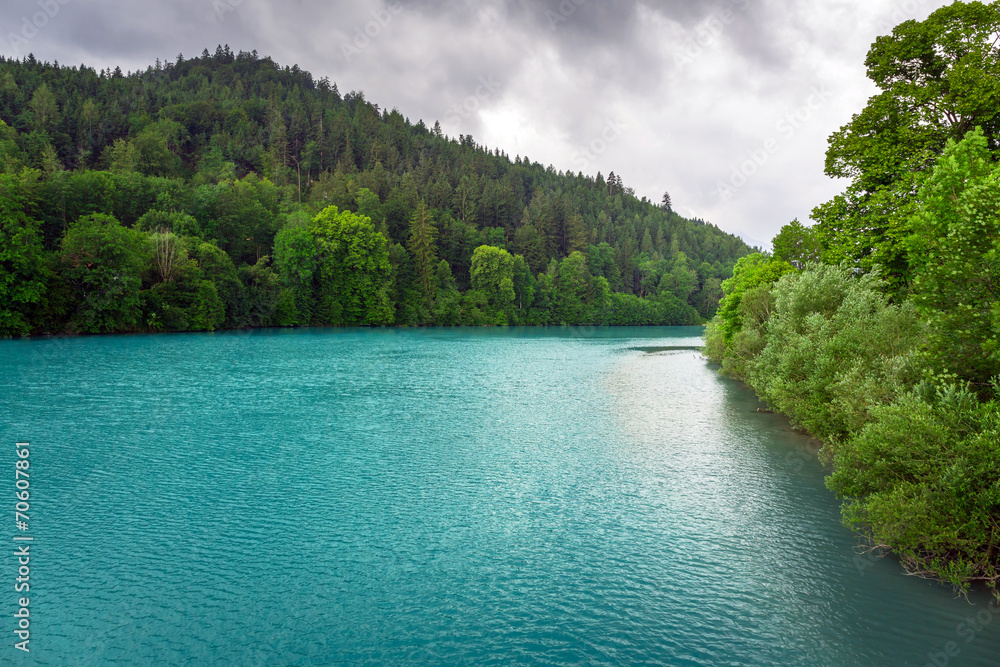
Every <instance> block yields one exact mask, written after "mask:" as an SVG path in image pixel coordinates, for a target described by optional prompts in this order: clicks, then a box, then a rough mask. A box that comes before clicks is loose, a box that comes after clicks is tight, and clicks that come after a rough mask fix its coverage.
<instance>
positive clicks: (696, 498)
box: [0, 328, 1000, 667]
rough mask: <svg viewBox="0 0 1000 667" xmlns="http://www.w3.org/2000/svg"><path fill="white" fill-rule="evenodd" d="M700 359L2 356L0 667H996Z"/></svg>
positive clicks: (477, 338)
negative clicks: (24, 508) (875, 553)
mask: <svg viewBox="0 0 1000 667" xmlns="http://www.w3.org/2000/svg"><path fill="white" fill-rule="evenodd" d="M700 332H701V330H700V329H690V328H689V329H564V330H560V329H553V330H306V331H255V332H249V333H216V334H185V335H161V336H111V337H95V338H78V339H65V340H32V341H0V401H2V406H3V422H2V424H0V442H3V443H4V444H3V445H2V446H3V447H4V448H5V449H6V451H7V454H5V455H4V457H3V460H4V461H5V462H6V463H5V464H4V465H3V468H4V469H6V470H7V471H8V473H4V475H2V476H0V485H2V486H3V487H4V488H8V489H9V492H7V491H4V492H2V493H0V498H8V500H7V501H6V502H8V503H9V507H8V508H7V510H3V511H4V512H8V514H9V524H8V529H7V530H5V531H4V532H3V534H4V535H6V538H4V539H6V540H7V542H8V547H6V548H4V549H3V553H8V554H13V552H14V548H13V542H12V539H13V537H14V536H15V534H16V533H17V531H16V530H15V529H14V525H13V523H14V521H13V520H14V517H13V514H14V503H15V500H14V496H13V482H14V473H13V462H14V446H13V445H14V442H15V441H23V440H27V441H30V442H31V445H32V454H31V474H32V477H31V484H32V486H31V489H32V497H31V500H32V507H31V511H30V512H29V514H30V516H31V531H30V532H31V534H32V535H33V536H34V537H35V542H34V544H33V546H32V551H33V558H32V562H31V614H32V616H31V619H32V625H31V633H32V634H31V644H30V646H31V649H32V651H31V653H30V655H23V654H21V653H20V652H18V651H16V650H15V649H14V647H13V644H14V642H15V641H16V638H15V636H14V635H13V629H14V626H15V623H14V619H13V616H12V614H13V612H14V611H15V609H16V607H15V600H16V598H17V595H16V594H14V593H13V592H12V588H13V582H14V578H15V576H16V567H17V565H16V563H15V559H14V557H13V556H12V555H8V556H6V557H3V558H0V587H2V589H3V590H5V591H7V593H6V595H5V597H4V601H3V604H4V607H3V608H4V609H5V610H7V611H6V612H5V613H4V614H3V617H4V618H7V619H8V620H7V621H0V637H4V638H6V639H4V640H3V641H4V645H3V646H0V663H3V664H15V663H16V664H46V665H78V664H79V665H182V664H183V665H258V664H259V665H337V664H373V665H376V664H377V665H381V664H385V665H397V664H462V665H510V664H521V665H570V664H573V665H580V664H609V665H917V666H922V665H925V664H936V665H937V667H944V665H949V664H950V665H990V664H998V662H1000V658H998V656H1000V613H997V614H993V613H991V612H989V611H987V610H986V603H987V599H986V598H985V597H983V596H973V597H972V598H971V603H970V602H968V601H965V600H962V599H956V598H955V596H954V594H953V593H952V592H951V591H950V590H949V589H947V588H945V587H942V586H939V585H936V584H933V583H931V582H928V581H924V580H920V579H916V578H912V577H907V576H904V575H903V574H901V571H900V568H899V566H898V564H897V563H895V562H893V561H892V560H888V559H886V560H875V559H869V558H866V557H864V556H859V555H858V554H857V553H856V552H855V550H854V547H855V545H856V542H855V539H854V538H853V537H852V535H851V534H850V533H849V532H848V531H847V530H846V529H844V528H843V527H842V526H841V524H840V522H839V515H838V505H837V502H836V501H835V499H834V498H833V497H832V495H831V494H830V493H829V492H828V491H827V490H826V489H825V487H824V485H823V474H824V472H823V468H822V467H821V466H820V464H819V463H818V462H816V460H815V457H814V456H813V454H812V449H811V444H810V441H809V440H808V439H807V438H805V437H803V436H801V435H799V434H796V433H794V432H792V431H791V429H790V428H789V427H788V425H787V422H785V421H784V420H782V419H781V418H780V417H777V416H774V415H765V414H758V413H757V412H756V409H757V408H758V407H759V404H758V403H757V401H756V400H755V399H754V397H753V396H752V395H751V394H750V393H749V392H748V391H747V390H746V389H744V388H743V387H741V386H739V385H738V384H736V383H733V382H731V381H728V380H726V379H724V378H722V377H720V376H719V375H718V374H717V373H715V372H714V371H713V370H712V369H711V368H710V367H709V365H708V364H707V363H706V362H705V360H704V359H703V358H701V356H700V355H699V354H698V353H697V352H696V351H693V350H692V349H690V348H691V347H695V346H698V345H699V344H700V341H699V339H698V336H699V335H700ZM685 348H688V349H685ZM7 478H9V479H7ZM3 480H7V481H3ZM977 613H978V614H980V619H981V620H982V619H986V620H987V624H986V625H976V626H969V625H962V624H963V623H965V620H966V619H967V618H969V617H973V618H974V617H975V615H976V614H977ZM4 625H6V627H3V626H4ZM973 628H975V629H973ZM949 642H953V643H954V644H953V646H950V647H949V646H948V644H949ZM948 649H951V650H952V653H953V655H951V656H949V655H947V654H946V653H945V651H946V650H948ZM956 650H957V651H958V653H957V654H955V653H954V651H956ZM935 661H936V662H935Z"/></svg>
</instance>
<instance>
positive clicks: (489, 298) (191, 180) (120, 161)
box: [0, 46, 751, 335]
mask: <svg viewBox="0 0 1000 667" xmlns="http://www.w3.org/2000/svg"><path fill="white" fill-rule="evenodd" d="M0 163H2V164H0V168H2V173H0V214H2V218H0V220H2V222H0V335H26V334H32V333H64V332H69V333H74V332H76V333H107V332H116V331H176V330H212V329H219V328H239V327H262V326H303V325H343V326H347V325H365V326H369V325H371V326H374V325H403V326H419V325H484V324H494V325H496V324H501V325H502V324H508V325H514V324H517V325H553V324H555V325H558V324H609V325H613V324H621V325H626V324H627V325H645V324H697V323H700V322H703V321H705V320H707V319H709V318H711V317H712V316H713V314H714V313H715V310H716V308H717V307H718V302H719V299H720V298H721V297H722V289H721V284H722V281H723V280H725V279H726V278H728V277H729V276H730V275H731V272H732V267H733V265H734V264H735V262H736V260H737V259H738V258H740V257H742V256H744V255H746V254H748V253H749V252H750V251H751V249H750V248H748V247H747V246H746V245H745V244H744V243H743V242H742V241H741V240H740V239H738V238H737V237H735V236H732V235H730V234H726V233H724V232H722V231H721V230H719V229H718V228H717V227H715V226H713V225H710V224H707V223H705V222H704V221H701V220H687V219H684V218H682V217H681V216H679V215H678V214H677V213H675V212H674V211H673V210H672V207H671V203H670V199H669V197H665V198H664V200H663V202H662V203H660V204H656V203H653V202H651V201H649V200H647V199H646V198H637V197H636V196H635V193H634V191H632V190H631V189H630V188H628V187H627V186H625V185H624V184H623V183H622V180H621V178H620V177H618V176H615V175H614V174H610V175H609V176H608V177H607V179H605V178H604V177H603V176H602V175H601V174H597V175H596V176H589V175H584V174H582V173H577V174H573V173H571V172H562V171H556V170H555V169H554V168H553V167H551V166H549V167H544V166H542V165H541V164H539V163H537V162H532V161H530V160H529V159H528V157H526V156H524V157H522V156H517V157H515V158H514V159H513V160H512V159H510V158H509V156H507V155H506V154H505V153H503V152H502V151H500V150H499V149H497V148H494V149H492V150H491V149H490V148H488V147H486V146H482V145H479V144H477V143H476V142H475V141H474V140H473V138H472V137H471V136H466V135H460V136H459V137H458V138H457V139H456V138H449V137H446V136H444V134H443V133H442V131H441V128H440V125H439V124H438V123H436V122H435V123H434V125H433V126H432V127H427V126H426V125H425V124H424V122H423V121H419V122H417V123H411V122H410V121H409V120H408V119H406V118H404V116H403V115H402V114H401V113H399V111H397V110H395V109H393V110H391V111H390V110H384V109H380V108H379V106H378V105H376V104H373V103H370V102H368V101H367V100H365V98H364V95H363V94H362V93H359V92H351V93H348V94H346V95H341V93H340V91H339V90H338V88H337V85H336V84H334V83H331V82H330V81H329V80H327V79H321V80H319V81H317V80H315V79H314V78H313V77H312V75H310V74H309V73H308V72H305V71H302V70H301V69H299V68H298V67H297V66H292V67H284V68H282V67H280V66H278V65H277V64H276V63H275V62H273V61H272V60H271V59H270V58H266V57H260V56H258V55H257V53H256V52H251V53H247V52H240V53H238V54H234V53H233V52H231V51H230V49H229V48H228V47H222V46H220V47H218V48H217V49H216V51H215V53H214V54H210V53H209V52H208V51H207V50H206V51H205V52H203V53H202V54H201V56H200V57H196V58H190V59H186V58H184V57H183V56H182V55H179V56H177V58H176V59H175V60H174V61H172V62H166V63H162V62H160V61H157V62H156V64H155V65H154V66H150V67H148V68H147V69H146V70H144V71H139V72H130V73H123V72H122V71H121V70H120V69H117V68H116V69H115V70H110V69H108V70H104V71H99V72H98V71H95V70H94V69H92V68H88V67H86V66H84V65H81V66H79V67H76V66H72V67H67V66H62V65H60V64H59V63H57V62H56V63H45V62H39V61H37V60H36V59H35V58H34V56H33V55H29V56H27V57H26V58H24V59H21V60H8V59H3V58H0Z"/></svg>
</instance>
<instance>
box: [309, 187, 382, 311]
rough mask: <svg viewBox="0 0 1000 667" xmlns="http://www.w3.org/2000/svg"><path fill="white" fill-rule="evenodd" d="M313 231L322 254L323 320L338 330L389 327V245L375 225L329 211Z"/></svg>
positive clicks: (332, 208)
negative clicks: (361, 327) (342, 328)
mask: <svg viewBox="0 0 1000 667" xmlns="http://www.w3.org/2000/svg"><path fill="white" fill-rule="evenodd" d="M310 231H311V232H312V234H314V235H315V236H316V243H317V247H318V249H319V259H318V265H319V274H320V275H319V278H320V293H319V306H318V307H319V317H320V320H321V321H322V322H324V323H327V324H335V325H339V326H371V325H376V326H377V325H383V324H391V323H392V321H393V308H392V302H391V301H390V299H389V294H390V292H391V289H392V285H391V284H390V280H389V277H390V275H391V267H390V265H389V250H388V242H387V241H386V239H385V237H384V236H382V234H380V233H379V232H376V231H375V228H374V226H373V225H372V223H371V220H370V219H368V218H365V217H362V216H359V215H355V214H354V213H351V212H350V211H339V210H338V209H337V207H336V206H329V207H327V208H325V209H323V210H322V211H321V212H320V213H319V214H318V215H317V216H316V217H315V218H314V219H313V224H312V226H311V227H310Z"/></svg>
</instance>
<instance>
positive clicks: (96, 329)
mask: <svg viewBox="0 0 1000 667" xmlns="http://www.w3.org/2000/svg"><path fill="white" fill-rule="evenodd" d="M60 256H61V260H62V271H61V272H62V275H63V276H65V278H66V279H67V280H68V281H69V283H70V285H72V288H73V291H74V295H75V298H76V302H77V304H78V305H77V308H76V312H75V313H74V314H73V316H72V317H71V319H70V323H69V326H70V328H71V329H72V330H74V331H79V332H83V333H108V332H113V331H134V330H136V329H138V328H139V326H140V306H141V303H140V298H139V291H140V288H141V287H142V275H143V273H145V272H146V271H147V270H148V269H149V268H150V266H151V260H152V252H151V246H150V244H149V241H148V239H147V237H146V235H145V234H143V233H142V232H138V231H135V230H132V229H128V228H126V227H122V226H121V224H119V222H118V221H117V220H115V219H114V218H112V217H110V216H107V215H101V214H95V215H90V216H87V217H85V218H81V219H80V220H79V221H78V222H77V223H76V224H74V225H72V226H71V227H70V228H69V230H68V231H67V232H66V236H65V238H63V240H62V244H61V246H60Z"/></svg>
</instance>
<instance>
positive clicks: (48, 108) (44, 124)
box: [31, 83, 59, 130]
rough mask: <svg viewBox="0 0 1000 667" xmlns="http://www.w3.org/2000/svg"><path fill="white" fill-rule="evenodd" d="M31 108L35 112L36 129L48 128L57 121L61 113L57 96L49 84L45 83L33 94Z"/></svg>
mask: <svg viewBox="0 0 1000 667" xmlns="http://www.w3.org/2000/svg"><path fill="white" fill-rule="evenodd" d="M31 110H32V112H34V114H35V118H34V126H35V129H36V130H47V129H48V128H49V127H51V126H52V124H53V123H55V122H56V116H57V115H58V114H59V105H58V103H57V102H56V96H55V94H53V92H52V91H51V90H49V86H48V84H45V83H43V84H42V85H40V86H39V87H38V88H37V89H36V90H35V94H34V95H32V96H31Z"/></svg>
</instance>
